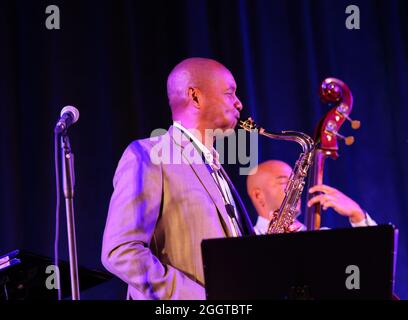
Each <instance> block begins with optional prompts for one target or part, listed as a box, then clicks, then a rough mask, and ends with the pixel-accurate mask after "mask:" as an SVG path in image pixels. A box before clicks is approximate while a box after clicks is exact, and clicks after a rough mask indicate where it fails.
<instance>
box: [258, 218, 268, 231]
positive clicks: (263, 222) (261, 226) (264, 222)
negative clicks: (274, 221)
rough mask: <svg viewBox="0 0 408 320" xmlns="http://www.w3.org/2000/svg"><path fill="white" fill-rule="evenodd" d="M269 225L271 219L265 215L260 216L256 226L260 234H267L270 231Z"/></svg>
mask: <svg viewBox="0 0 408 320" xmlns="http://www.w3.org/2000/svg"><path fill="white" fill-rule="evenodd" d="M268 227H269V220H268V219H266V218H264V217H261V216H258V220H257V221H256V225H255V228H256V229H257V230H258V231H259V232H260V234H266V233H267V232H268Z"/></svg>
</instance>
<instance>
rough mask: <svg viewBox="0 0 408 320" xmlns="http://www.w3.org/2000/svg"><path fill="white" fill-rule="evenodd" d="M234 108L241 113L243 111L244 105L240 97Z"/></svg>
mask: <svg viewBox="0 0 408 320" xmlns="http://www.w3.org/2000/svg"><path fill="white" fill-rule="evenodd" d="M234 106H235V108H236V109H237V110H238V111H241V110H242V109H243V105H242V103H241V100H239V98H238V97H236V100H235V103H234Z"/></svg>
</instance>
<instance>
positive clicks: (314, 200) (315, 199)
mask: <svg viewBox="0 0 408 320" xmlns="http://www.w3.org/2000/svg"><path fill="white" fill-rule="evenodd" d="M324 196H325V194H319V195H317V196H314V197H313V198H312V199H310V200H309V201H308V202H307V206H308V207H311V206H313V205H314V204H316V203H318V202H321V201H322V200H323V197H324Z"/></svg>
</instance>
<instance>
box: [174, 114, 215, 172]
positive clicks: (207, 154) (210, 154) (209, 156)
mask: <svg viewBox="0 0 408 320" xmlns="http://www.w3.org/2000/svg"><path fill="white" fill-rule="evenodd" d="M173 126H175V127H176V128H178V129H180V130H181V131H182V132H183V133H184V134H185V135H186V136H187V137H188V138H189V139H191V141H192V142H193V143H194V144H195V145H196V146H197V148H198V149H199V150H200V151H201V152H202V154H203V155H204V158H205V161H206V162H207V163H208V164H210V165H216V166H219V157H220V156H219V154H218V152H217V150H215V149H214V148H212V151H210V150H208V148H207V147H206V146H205V145H204V144H202V143H201V141H200V140H198V139H197V137H196V136H194V135H193V134H192V133H191V132H190V131H189V130H188V129H186V128H185V127H184V126H183V125H182V124H181V123H180V122H178V121H173Z"/></svg>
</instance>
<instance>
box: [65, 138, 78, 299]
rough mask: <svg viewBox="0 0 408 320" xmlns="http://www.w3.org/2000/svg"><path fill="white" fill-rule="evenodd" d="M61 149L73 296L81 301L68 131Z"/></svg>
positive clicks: (73, 183)
mask: <svg viewBox="0 0 408 320" xmlns="http://www.w3.org/2000/svg"><path fill="white" fill-rule="evenodd" d="M61 149H62V175H63V188H64V196H65V211H66V215H67V234H68V250H69V267H70V275H71V294H72V300H80V297H79V279H78V260H77V251H76V238H75V219H74V187H75V171H74V154H73V153H72V152H71V146H70V143H69V137H68V134H67V132H66V130H64V131H63V132H62V133H61Z"/></svg>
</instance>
